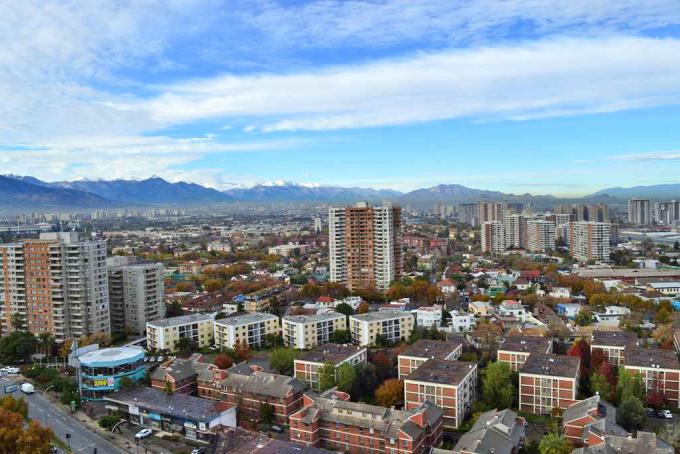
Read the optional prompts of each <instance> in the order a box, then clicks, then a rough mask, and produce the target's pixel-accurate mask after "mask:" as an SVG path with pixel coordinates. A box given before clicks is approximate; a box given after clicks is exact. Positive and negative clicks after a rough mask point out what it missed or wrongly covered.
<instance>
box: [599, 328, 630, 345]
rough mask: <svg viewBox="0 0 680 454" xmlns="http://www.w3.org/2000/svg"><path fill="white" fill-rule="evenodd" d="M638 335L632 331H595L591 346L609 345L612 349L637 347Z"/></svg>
mask: <svg viewBox="0 0 680 454" xmlns="http://www.w3.org/2000/svg"><path fill="white" fill-rule="evenodd" d="M637 341H638V337H637V334H635V333H632V332H630V331H597V330H596V331H593V336H592V338H591V345H607V346H611V347H627V346H631V345H635V344H636V343H637Z"/></svg>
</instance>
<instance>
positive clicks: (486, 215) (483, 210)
mask: <svg viewBox="0 0 680 454" xmlns="http://www.w3.org/2000/svg"><path fill="white" fill-rule="evenodd" d="M504 208H505V207H504V204H503V203H501V202H479V203H478V204H477V220H478V221H479V223H480V224H482V223H484V222H492V221H503V211H504Z"/></svg>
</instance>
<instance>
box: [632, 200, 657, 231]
mask: <svg viewBox="0 0 680 454" xmlns="http://www.w3.org/2000/svg"><path fill="white" fill-rule="evenodd" d="M651 218H652V210H651V206H650V204H649V200H647V199H630V200H629V201H628V222H629V223H631V224H634V225H638V226H643V225H649V224H651V223H652V219H651Z"/></svg>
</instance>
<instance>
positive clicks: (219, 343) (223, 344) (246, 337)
mask: <svg viewBox="0 0 680 454" xmlns="http://www.w3.org/2000/svg"><path fill="white" fill-rule="evenodd" d="M280 332H281V325H280V324H279V317H278V316H276V315H274V314H265V313H254V314H243V315H235V316H233V317H227V318H222V319H219V320H215V326H214V335H215V346H216V347H218V348H234V347H235V346H236V344H237V343H239V342H240V343H241V344H243V343H245V344H248V345H249V346H251V347H261V346H262V345H264V343H265V341H266V340H267V335H270V334H271V335H278V334H279V333H280Z"/></svg>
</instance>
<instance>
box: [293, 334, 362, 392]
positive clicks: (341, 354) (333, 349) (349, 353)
mask: <svg viewBox="0 0 680 454" xmlns="http://www.w3.org/2000/svg"><path fill="white" fill-rule="evenodd" d="M367 358H368V351H367V350H366V348H365V347H358V346H356V345H339V344H324V345H318V346H316V347H314V348H313V349H312V350H310V351H308V352H303V353H302V354H301V355H300V356H299V357H298V358H296V359H295V361H294V364H293V371H294V376H295V378H297V379H298V380H300V381H303V382H305V383H307V385H309V387H310V389H312V390H314V391H317V392H319V391H320V389H319V369H321V368H322V367H323V366H324V365H325V364H326V363H329V362H330V363H332V364H333V365H334V366H335V370H336V378H337V370H338V367H340V365H342V364H351V365H356V364H366V361H367Z"/></svg>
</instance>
